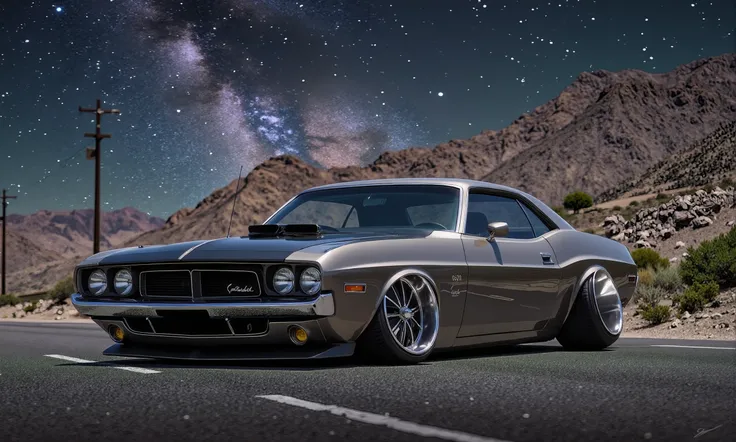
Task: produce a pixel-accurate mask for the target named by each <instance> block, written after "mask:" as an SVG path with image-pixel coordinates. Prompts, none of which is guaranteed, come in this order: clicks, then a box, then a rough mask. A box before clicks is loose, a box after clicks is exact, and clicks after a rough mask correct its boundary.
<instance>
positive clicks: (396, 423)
mask: <svg viewBox="0 0 736 442" xmlns="http://www.w3.org/2000/svg"><path fill="white" fill-rule="evenodd" d="M256 397H258V398H262V399H268V400H270V401H275V402H279V403H282V404H287V405H293V406H295V407H301V408H306V409H308V410H312V411H329V412H330V413H332V414H334V415H337V416H344V417H346V418H348V419H351V420H354V421H358V422H363V423H366V424H373V425H382V426H384V427H388V428H391V429H394V430H398V431H403V432H404V433H410V434H414V435H417V436H424V437H436V438H438V439H445V440H452V441H456V442H508V441H503V440H501V439H493V438H490V437H484V436H476V435H474V434H469V433H463V432H460V431H452V430H445V429H443V428H437V427H432V426H429V425H421V424H416V423H414V422H407V421H403V420H401V419H397V418H395V417H390V416H383V415H380V414H373V413H366V412H365V411H358V410H351V409H350V408H344V407H338V406H337V405H324V404H319V403H317V402H309V401H304V400H301V399H297V398H293V397H290V396H282V395H280V394H272V395H263V396H256Z"/></svg>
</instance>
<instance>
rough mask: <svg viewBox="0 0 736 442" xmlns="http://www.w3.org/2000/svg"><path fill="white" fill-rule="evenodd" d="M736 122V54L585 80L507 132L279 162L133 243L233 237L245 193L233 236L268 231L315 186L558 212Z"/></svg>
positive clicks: (280, 159)
mask: <svg viewBox="0 0 736 442" xmlns="http://www.w3.org/2000/svg"><path fill="white" fill-rule="evenodd" d="M735 119H736V54H726V55H722V56H719V57H712V58H708V59H703V60H698V61H696V62H693V63H689V64H687V65H683V66H681V67H679V68H677V69H676V70H674V71H672V72H669V73H666V74H648V73H645V72H641V71H622V72H616V73H614V72H607V71H596V72H592V73H583V74H581V75H580V76H579V77H578V79H577V80H576V81H575V82H573V83H572V84H571V85H570V86H568V87H567V88H565V89H564V90H563V92H562V93H561V94H560V95H559V96H558V97H557V98H555V99H553V100H551V101H550V102H548V103H545V104H543V105H541V106H539V107H538V108H536V109H535V110H534V111H533V112H531V113H530V114H525V115H522V116H521V117H519V118H518V119H517V120H516V121H514V122H513V123H512V124H511V125H510V126H508V127H506V128H504V129H502V130H500V131H484V132H482V133H481V134H479V135H477V136H475V137H473V138H471V139H469V140H452V141H450V142H448V143H444V144H441V145H439V146H436V147H434V148H432V149H428V148H410V149H406V150H402V151H395V152H386V153H384V154H382V155H381V156H380V157H379V158H378V159H377V160H376V161H375V162H373V163H372V164H370V165H368V166H366V167H359V166H352V167H346V168H333V169H318V168H315V167H312V166H310V165H308V164H306V163H305V162H303V161H301V160H299V159H297V158H295V157H290V156H283V157H277V158H272V159H269V160H268V161H266V162H265V163H263V164H261V165H260V166H258V167H256V168H255V169H253V170H252V171H251V173H250V174H249V175H248V176H247V177H246V178H245V179H244V180H242V181H241V182H240V183H238V182H236V181H233V182H231V183H230V184H229V185H228V186H226V187H224V188H221V189H218V190H216V191H215V192H213V193H212V194H211V195H209V196H208V197H207V198H205V199H204V200H202V201H201V202H200V203H199V204H198V205H197V206H196V207H195V208H187V209H182V210H180V211H179V212H177V213H175V214H174V215H172V216H171V217H170V218H169V219H168V220H167V222H166V225H165V226H164V227H163V228H162V229H159V230H156V231H152V232H148V233H146V234H143V235H141V236H140V237H138V238H136V239H135V240H131V241H129V242H128V244H152V243H170V242H175V241H182V240H187V239H193V238H213V237H219V236H223V235H224V234H225V233H226V231H227V222H228V218H229V214H230V207H231V204H232V200H233V197H234V194H235V188H236V186H237V185H239V184H240V187H243V186H244V188H243V190H242V192H240V194H239V195H238V201H237V204H236V207H237V209H236V215H235V218H234V221H233V234H244V233H246V231H247V226H248V225H249V224H253V223H259V222H262V221H263V220H264V219H265V218H266V217H267V216H268V215H269V214H271V213H272V212H273V211H274V210H275V209H277V208H278V207H279V206H280V205H282V204H283V203H284V202H286V201H287V200H288V199H289V198H290V197H291V196H293V195H294V194H295V193H297V192H299V191H301V190H303V189H305V188H308V187H312V186H315V185H321V184H327V183H331V182H336V181H350V180H359V179H370V178H390V177H457V178H471V179H486V180H489V181H494V182H498V183H502V184H508V185H512V186H516V187H519V188H521V189H524V190H526V191H528V192H530V193H532V194H534V195H536V196H538V197H540V198H541V199H543V200H545V201H546V202H548V203H550V204H557V203H559V201H560V200H561V198H562V197H563V195H564V194H566V193H567V192H568V191H570V190H571V189H574V188H579V189H582V190H586V191H588V192H591V193H594V194H595V193H598V192H600V191H603V190H605V189H607V188H610V187H612V186H614V185H615V184H617V183H618V182H620V180H621V179H627V178H631V177H633V176H635V175H637V174H639V173H641V172H643V171H644V170H646V168H647V167H649V166H651V165H652V164H654V163H656V162H657V161H660V160H662V159H663V158H664V157H666V156H667V155H669V154H671V153H673V152H676V151H678V150H680V149H682V148H685V147H687V146H689V145H690V144H692V143H693V142H694V141H695V140H698V139H701V138H702V137H704V136H705V135H706V134H708V133H710V132H712V131H713V130H714V129H715V128H717V127H718V126H719V125H720V124H722V123H723V122H724V121H732V120H735Z"/></svg>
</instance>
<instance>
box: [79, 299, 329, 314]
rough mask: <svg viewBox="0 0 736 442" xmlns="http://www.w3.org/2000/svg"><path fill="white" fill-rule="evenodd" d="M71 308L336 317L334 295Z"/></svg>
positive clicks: (107, 303)
mask: <svg viewBox="0 0 736 442" xmlns="http://www.w3.org/2000/svg"><path fill="white" fill-rule="evenodd" d="M72 304H73V305H74V307H75V308H76V309H77V311H79V313H80V314H82V315H86V316H91V317H93V318H94V317H115V316H120V317H156V316H158V313H156V310H168V311H171V310H179V311H191V310H199V311H203V310H204V311H207V314H209V316H210V317H211V318H269V317H274V316H276V317H288V316H298V317H314V318H315V319H316V318H320V317H328V316H333V315H334V314H335V301H334V299H333V297H332V294H331V293H325V294H322V295H320V296H319V297H318V298H317V299H314V300H311V301H296V302H270V303H266V302H251V303H244V302H241V303H168V302H167V303H142V302H132V301H129V302H120V301H119V302H112V301H88V300H85V299H84V298H83V297H82V295H80V294H78V293H75V294H73V295H72Z"/></svg>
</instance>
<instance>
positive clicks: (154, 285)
mask: <svg viewBox="0 0 736 442" xmlns="http://www.w3.org/2000/svg"><path fill="white" fill-rule="evenodd" d="M141 287H142V288H143V296H145V297H154V298H191V297H192V279H191V276H190V274H189V271H187V270H170V271H169V270H162V271H148V272H142V273H141Z"/></svg>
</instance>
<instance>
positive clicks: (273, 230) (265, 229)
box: [248, 224, 322, 238]
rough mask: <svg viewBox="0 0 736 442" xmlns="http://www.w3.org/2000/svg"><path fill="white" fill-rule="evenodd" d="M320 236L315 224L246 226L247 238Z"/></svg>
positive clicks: (320, 231)
mask: <svg viewBox="0 0 736 442" xmlns="http://www.w3.org/2000/svg"><path fill="white" fill-rule="evenodd" d="M321 236H322V229H321V228H320V227H319V226H318V225H317V224H286V225H281V224H257V225H252V226H248V238H278V237H296V238H315V237H317V238H318V237H321Z"/></svg>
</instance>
